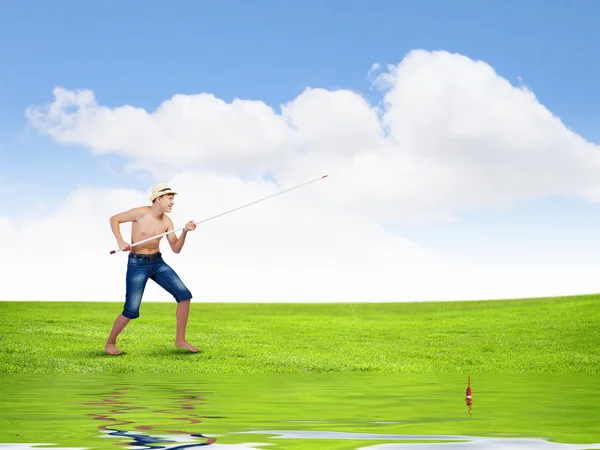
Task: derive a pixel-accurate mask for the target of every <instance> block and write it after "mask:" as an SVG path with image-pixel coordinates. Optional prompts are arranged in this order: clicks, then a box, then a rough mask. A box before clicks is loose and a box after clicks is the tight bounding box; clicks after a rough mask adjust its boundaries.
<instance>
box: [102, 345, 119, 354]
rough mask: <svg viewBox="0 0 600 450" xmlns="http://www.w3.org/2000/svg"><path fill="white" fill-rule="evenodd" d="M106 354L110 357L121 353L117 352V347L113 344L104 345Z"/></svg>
mask: <svg viewBox="0 0 600 450" xmlns="http://www.w3.org/2000/svg"><path fill="white" fill-rule="evenodd" d="M105 350H106V353H108V354H110V355H120V354H121V352H120V351H119V349H118V348H117V346H116V345H115V344H106V347H105Z"/></svg>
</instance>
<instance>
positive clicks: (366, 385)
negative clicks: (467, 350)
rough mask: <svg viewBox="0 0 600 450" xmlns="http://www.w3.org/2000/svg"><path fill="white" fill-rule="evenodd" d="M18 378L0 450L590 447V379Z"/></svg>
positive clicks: (598, 441)
mask: <svg viewBox="0 0 600 450" xmlns="http://www.w3.org/2000/svg"><path fill="white" fill-rule="evenodd" d="M470 376H471V388H472V403H471V404H470V406H469V404H468V403H469V402H467V399H466V397H465V394H466V388H467V382H468V376H467V375H451V376H448V375H443V376H437V375H427V376H420V375H380V374H302V375H286V374H273V375H263V374H260V375H239V376H236V375H232V374H226V375H215V374H210V375H198V374H194V375H189V376H184V375H180V374H176V375H155V374H146V375H143V376H142V375H131V374H124V375H42V374H39V375H36V374H31V375H20V374H14V375H13V374H3V375H2V383H1V384H0V449H13V450H15V449H19V450H24V449H34V448H55V449H58V448H60V449H100V448H103V449H117V448H130V449H193V448H205V447H211V448H214V449H264V448H269V449H319V448H324V449H370V450H373V449H377V450H389V449H404V450H413V449H419V450H432V449H434V450H444V449H455V448H464V449H491V450H495V449H508V450H512V449H519V450H521V449H527V448H534V449H540V450H546V449H548V450H563V449H564V450H571V449H573V450H575V449H600V426H598V423H600V421H599V418H600V389H599V388H600V377H599V376H596V375H510V376H508V375H473V374H471V375H470Z"/></svg>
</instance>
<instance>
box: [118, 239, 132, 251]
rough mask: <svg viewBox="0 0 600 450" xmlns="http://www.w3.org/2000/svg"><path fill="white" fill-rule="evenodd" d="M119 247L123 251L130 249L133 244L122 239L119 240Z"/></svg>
mask: <svg viewBox="0 0 600 450" xmlns="http://www.w3.org/2000/svg"><path fill="white" fill-rule="evenodd" d="M119 249H120V250H121V251H122V252H125V251H129V250H131V244H129V243H128V242H125V241H120V242H119Z"/></svg>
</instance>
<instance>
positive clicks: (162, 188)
mask: <svg viewBox="0 0 600 450" xmlns="http://www.w3.org/2000/svg"><path fill="white" fill-rule="evenodd" d="M165 194H174V195H177V192H175V191H174V190H173V189H171V188H170V187H169V184H168V183H158V184H155V185H154V186H152V191H151V193H150V197H149V199H150V201H151V202H152V201H153V200H154V199H155V198H157V197H160V196H161V195H165Z"/></svg>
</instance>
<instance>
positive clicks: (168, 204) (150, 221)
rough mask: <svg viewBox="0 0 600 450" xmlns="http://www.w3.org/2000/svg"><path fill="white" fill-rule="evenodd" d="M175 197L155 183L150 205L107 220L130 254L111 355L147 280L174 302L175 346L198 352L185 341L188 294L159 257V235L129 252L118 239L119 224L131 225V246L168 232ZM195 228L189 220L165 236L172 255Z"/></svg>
mask: <svg viewBox="0 0 600 450" xmlns="http://www.w3.org/2000/svg"><path fill="white" fill-rule="evenodd" d="M175 195H177V192H175V191H173V190H172V189H171V188H169V186H168V184H166V183H159V184H157V185H155V186H153V187H152V192H151V194H150V198H149V200H150V202H152V205H151V206H140V207H136V208H132V209H130V210H129V211H125V212H122V213H119V214H116V215H114V216H112V217H111V218H110V227H111V229H112V232H113V233H114V235H115V237H116V239H117V244H118V246H119V249H120V250H122V251H129V252H130V253H129V255H128V258H127V275H126V293H125V304H124V306H123V312H122V313H121V314H119V315H118V316H117V318H116V319H115V322H114V324H113V327H112V331H111V333H110V335H109V337H108V340H107V341H106V347H105V350H106V352H107V353H109V354H111V355H118V354H120V351H119V349H118V348H117V345H116V343H117V336H119V334H120V333H121V331H123V329H124V328H125V326H127V324H128V323H129V322H130V321H131V320H132V319H137V318H138V317H139V310H140V304H141V302H142V294H143V293H144V288H145V287H146V282H147V281H148V279H151V280H153V281H154V282H156V283H157V284H158V285H159V286H161V287H162V288H163V289H165V290H166V291H167V292H169V293H170V294H171V295H172V296H173V297H174V298H175V301H176V302H177V312H176V319H177V329H176V333H175V346H176V347H179V348H185V349H187V350H189V351H191V352H197V351H198V349H197V348H196V347H194V346H193V345H191V344H189V343H188V342H187V341H186V340H185V330H186V326H187V320H188V316H189V313H190V301H191V299H192V293H191V292H190V291H189V290H188V288H187V287H186V286H185V284H184V283H183V282H182V281H181V279H180V278H179V276H178V275H177V274H176V273H175V271H174V270H173V269H172V268H171V267H170V266H169V265H168V264H167V263H166V262H165V261H164V259H163V258H162V255H161V253H160V251H159V244H160V240H161V239H162V236H161V237H159V238H157V239H152V240H150V241H148V242H145V243H143V244H139V245H136V246H135V252H133V251H131V249H132V247H131V244H129V243H128V242H126V241H124V240H123V237H122V236H121V229H120V224H122V223H124V222H131V223H132V224H131V242H132V243H135V242H139V241H142V240H144V239H147V238H150V237H152V236H156V235H159V234H162V233H165V232H167V231H172V230H173V229H174V228H173V222H172V221H171V219H170V218H169V217H168V216H167V215H166V213H170V212H171V209H172V208H173V203H174V201H173V199H174V197H175ZM195 229H196V224H195V223H194V221H193V220H190V221H189V222H188V223H187V224H186V226H185V228H184V229H183V231H182V232H181V235H180V236H179V238H177V237H176V236H175V233H169V234H167V235H166V237H167V240H168V242H169V245H170V246H171V250H173V252H174V253H179V252H181V249H182V247H183V244H184V243H185V238H186V236H187V233H188V232H189V231H191V230H195Z"/></svg>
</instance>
